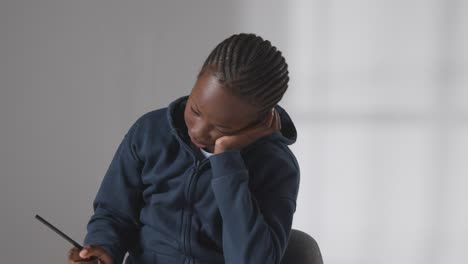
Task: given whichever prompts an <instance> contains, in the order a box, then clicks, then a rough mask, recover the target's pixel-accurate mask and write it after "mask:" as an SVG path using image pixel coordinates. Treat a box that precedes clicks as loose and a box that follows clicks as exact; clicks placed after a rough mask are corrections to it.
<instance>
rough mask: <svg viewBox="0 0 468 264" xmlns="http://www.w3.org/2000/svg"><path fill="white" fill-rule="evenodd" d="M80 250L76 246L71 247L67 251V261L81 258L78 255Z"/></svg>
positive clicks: (70, 261)
mask: <svg viewBox="0 0 468 264" xmlns="http://www.w3.org/2000/svg"><path fill="white" fill-rule="evenodd" d="M79 253H80V250H79V249H78V248H76V247H73V248H71V249H70V250H69V251H68V252H67V258H68V263H74V262H75V260H79V259H81V258H80V256H79Z"/></svg>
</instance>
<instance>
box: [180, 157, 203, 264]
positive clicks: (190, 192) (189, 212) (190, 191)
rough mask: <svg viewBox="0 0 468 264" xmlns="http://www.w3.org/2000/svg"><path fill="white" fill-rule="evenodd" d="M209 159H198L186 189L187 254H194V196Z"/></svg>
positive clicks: (184, 247)
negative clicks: (201, 172)
mask: <svg viewBox="0 0 468 264" xmlns="http://www.w3.org/2000/svg"><path fill="white" fill-rule="evenodd" d="M208 161H209V160H208V159H207V158H206V159H204V160H202V161H200V160H196V161H195V165H194V171H193V173H192V174H191V175H190V179H189V181H188V187H187V191H186V201H187V207H186V209H185V210H184V213H183V217H184V219H183V224H184V227H183V242H182V245H183V252H184V253H185V254H186V255H187V256H191V255H192V247H191V245H190V240H191V239H190V238H191V231H192V216H193V203H194V201H193V198H194V193H195V191H196V186H197V181H198V177H199V176H200V175H199V172H200V170H201V169H202V168H203V166H204V165H205V164H206V163H208ZM188 263H192V258H190V257H189V262H188Z"/></svg>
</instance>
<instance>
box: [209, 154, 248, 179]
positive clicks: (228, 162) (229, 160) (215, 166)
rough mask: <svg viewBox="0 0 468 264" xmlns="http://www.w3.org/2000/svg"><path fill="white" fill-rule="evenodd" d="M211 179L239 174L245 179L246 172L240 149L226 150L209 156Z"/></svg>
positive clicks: (246, 176)
mask: <svg viewBox="0 0 468 264" xmlns="http://www.w3.org/2000/svg"><path fill="white" fill-rule="evenodd" d="M209 160H210V163H211V169H212V171H213V179H218V178H221V177H225V176H230V175H236V174H240V175H243V176H241V177H242V178H245V179H247V178H248V173H247V168H246V166H245V163H244V159H243V158H242V156H241V153H240V151H238V150H233V151H226V152H223V153H219V154H215V155H212V156H210V157H209Z"/></svg>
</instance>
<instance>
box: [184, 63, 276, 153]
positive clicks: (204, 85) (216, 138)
mask: <svg viewBox="0 0 468 264" xmlns="http://www.w3.org/2000/svg"><path fill="white" fill-rule="evenodd" d="M259 110H260V109H259V108H258V107H256V106H254V105H252V104H250V103H248V102H247V101H246V100H244V99H242V98H240V97H238V96H236V95H234V94H232V93H231V92H230V91H229V89H227V88H226V87H223V85H222V84H221V83H220V82H219V81H218V80H217V78H216V77H215V76H213V75H212V74H211V73H210V72H209V71H208V72H205V73H203V74H202V75H201V76H200V77H199V78H198V80H197V82H196V83H195V86H194V87H193V89H192V93H191V94H190V97H189V99H188V101H187V106H186V107H185V112H184V119H185V123H186V125H187V128H188V134H189V136H190V138H191V140H192V142H193V143H194V144H195V145H196V146H198V147H202V148H204V149H205V150H207V151H208V152H211V153H215V154H219V153H222V152H225V151H230V150H241V149H242V148H244V147H246V146H247V145H249V144H251V143H253V142H254V141H256V140H258V139H259V138H261V137H264V136H266V135H269V134H271V133H273V132H275V131H279V130H280V128H281V122H280V118H279V114H278V112H276V111H275V110H273V109H272V111H271V112H269V113H267V114H266V115H264V116H260V115H259Z"/></svg>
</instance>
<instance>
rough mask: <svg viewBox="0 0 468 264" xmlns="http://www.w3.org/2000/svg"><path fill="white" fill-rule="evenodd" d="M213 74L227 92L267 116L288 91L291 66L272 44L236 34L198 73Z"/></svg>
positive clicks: (214, 51)
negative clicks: (257, 108) (289, 66)
mask: <svg viewBox="0 0 468 264" xmlns="http://www.w3.org/2000/svg"><path fill="white" fill-rule="evenodd" d="M205 72H210V73H211V74H212V75H213V76H215V77H216V78H217V79H218V81H219V82H220V83H221V84H222V85H223V86H224V87H226V88H227V89H230V91H231V92H232V93H233V94H234V95H237V96H239V97H241V98H242V99H245V100H247V101H248V102H249V103H251V104H253V105H255V106H257V107H259V114H260V115H264V114H266V113H267V112H268V111H269V110H271V108H273V107H274V106H275V105H276V104H277V103H278V102H279V101H280V100H281V98H282V97H283V94H284V93H285V92H286V89H287V88H288V81H289V76H288V65H287V63H286V61H285V59H284V57H283V56H282V54H281V52H280V51H279V50H277V49H276V47H274V46H272V45H271V43H270V41H268V40H263V39H262V38H261V37H259V36H257V35H254V34H245V33H241V34H235V35H232V36H231V37H229V38H227V39H225V40H224V41H222V42H221V43H219V44H218V45H217V46H216V47H215V48H214V50H213V51H212V52H211V53H210V55H209V56H208V58H207V59H206V60H205V62H204V64H203V67H202V69H201V71H200V73H199V74H198V77H200V76H201V75H202V74H203V73H205Z"/></svg>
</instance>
